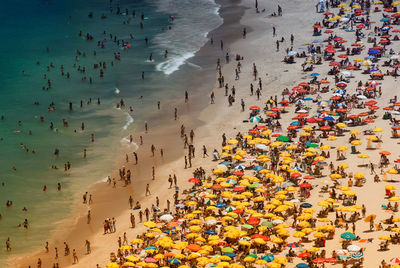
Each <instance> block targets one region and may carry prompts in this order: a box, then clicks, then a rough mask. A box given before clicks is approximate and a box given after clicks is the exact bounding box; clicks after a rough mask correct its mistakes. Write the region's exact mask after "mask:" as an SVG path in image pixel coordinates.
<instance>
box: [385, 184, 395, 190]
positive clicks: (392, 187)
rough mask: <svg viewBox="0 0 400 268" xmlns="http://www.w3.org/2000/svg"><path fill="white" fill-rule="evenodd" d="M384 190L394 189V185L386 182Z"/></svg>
mask: <svg viewBox="0 0 400 268" xmlns="http://www.w3.org/2000/svg"><path fill="white" fill-rule="evenodd" d="M385 190H389V191H393V190H396V186H394V185H393V184H388V185H386V186H385Z"/></svg>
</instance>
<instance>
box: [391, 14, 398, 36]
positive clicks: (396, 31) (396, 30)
mask: <svg viewBox="0 0 400 268" xmlns="http://www.w3.org/2000/svg"><path fill="white" fill-rule="evenodd" d="M394 15H395V16H396V17H400V14H398V13H396V14H393V15H392V16H394ZM392 32H393V33H400V30H398V29H395V30H393V31H392Z"/></svg>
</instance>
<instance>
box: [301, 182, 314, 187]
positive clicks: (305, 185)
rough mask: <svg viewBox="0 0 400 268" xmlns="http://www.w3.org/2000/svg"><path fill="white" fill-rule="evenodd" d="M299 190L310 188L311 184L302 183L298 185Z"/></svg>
mask: <svg viewBox="0 0 400 268" xmlns="http://www.w3.org/2000/svg"><path fill="white" fill-rule="evenodd" d="M300 187H301V188H311V184H309V183H308V182H304V183H302V184H300Z"/></svg>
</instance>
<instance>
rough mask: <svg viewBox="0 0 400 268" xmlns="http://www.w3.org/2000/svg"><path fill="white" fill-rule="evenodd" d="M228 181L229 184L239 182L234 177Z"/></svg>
mask: <svg viewBox="0 0 400 268" xmlns="http://www.w3.org/2000/svg"><path fill="white" fill-rule="evenodd" d="M226 182H227V183H229V184H236V183H237V181H236V180H234V179H229V180H227V181H226Z"/></svg>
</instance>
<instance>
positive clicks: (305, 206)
mask: <svg viewBox="0 0 400 268" xmlns="http://www.w3.org/2000/svg"><path fill="white" fill-rule="evenodd" d="M300 207H302V208H310V207H312V205H311V204H310V203H303V204H301V205H300Z"/></svg>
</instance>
